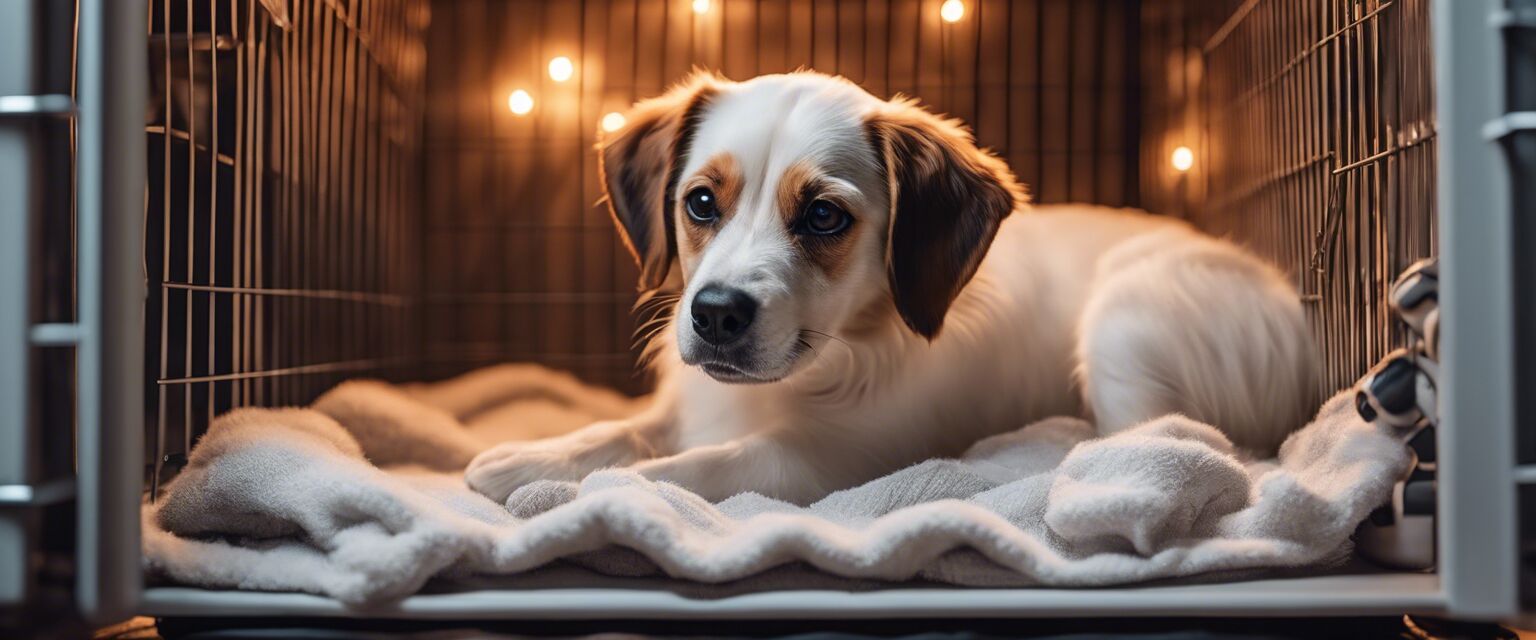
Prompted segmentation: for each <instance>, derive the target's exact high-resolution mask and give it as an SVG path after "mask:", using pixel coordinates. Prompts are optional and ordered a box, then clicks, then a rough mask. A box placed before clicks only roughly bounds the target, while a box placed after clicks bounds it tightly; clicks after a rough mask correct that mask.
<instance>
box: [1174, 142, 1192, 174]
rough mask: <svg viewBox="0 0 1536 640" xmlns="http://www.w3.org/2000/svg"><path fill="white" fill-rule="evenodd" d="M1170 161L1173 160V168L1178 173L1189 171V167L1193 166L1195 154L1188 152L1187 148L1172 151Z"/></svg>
mask: <svg viewBox="0 0 1536 640" xmlns="http://www.w3.org/2000/svg"><path fill="white" fill-rule="evenodd" d="M1171 159H1172V160H1173V168H1174V169H1175V170H1177V171H1178V172H1179V173H1184V172H1185V171H1189V168H1190V167H1193V166H1195V152H1193V151H1190V150H1189V147H1179V148H1177V149H1174V150H1173V157H1172V158H1171Z"/></svg>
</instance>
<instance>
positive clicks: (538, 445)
mask: <svg viewBox="0 0 1536 640" xmlns="http://www.w3.org/2000/svg"><path fill="white" fill-rule="evenodd" d="M577 458H578V455H577V454H576V452H575V451H572V450H569V449H568V448H565V447H560V446H555V445H554V443H551V442H547V441H543V442H541V441H534V442H507V443H503V444H500V445H497V446H495V447H492V448H491V449H487V450H486V451H484V452H482V453H481V454H480V455H478V456H475V459H474V460H471V461H470V463H469V466H468V467H466V468H465V469H464V481H465V483H467V484H468V485H469V488H471V489H474V490H475V491H477V492H479V493H481V494H483V495H485V496H486V497H488V498H490V499H492V500H495V501H496V502H499V503H505V502H506V501H507V496H510V495H512V492H513V491H516V490H517V489H518V488H519V487H522V486H523V485H526V484H529V483H532V482H534V481H536V480H580V479H581V476H582V475H584V474H585V471H586V469H584V468H583V467H582V465H581V464H579V461H578V459H577Z"/></svg>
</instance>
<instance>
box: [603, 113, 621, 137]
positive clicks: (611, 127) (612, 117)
mask: <svg viewBox="0 0 1536 640" xmlns="http://www.w3.org/2000/svg"><path fill="white" fill-rule="evenodd" d="M602 125H603V131H607V132H609V133H613V132H614V131H618V130H619V129H623V128H624V114H622V113H619V112H617V111H614V112H612V113H609V114H608V115H606V116H603V122H602Z"/></svg>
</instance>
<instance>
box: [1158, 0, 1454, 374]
mask: <svg viewBox="0 0 1536 640" xmlns="http://www.w3.org/2000/svg"><path fill="white" fill-rule="evenodd" d="M1428 14H1429V3H1428V2H1427V0H1363V1H1349V2H1338V1H1334V0H1310V1H1307V2H1289V3H1282V2H1273V1H1261V0H1247V1H1246V2H1242V3H1237V2H1226V3H1221V4H1217V5H1215V6H1213V5H1210V4H1200V3H1170V2H1164V3H1157V4H1154V5H1151V6H1149V8H1148V10H1147V13H1146V15H1145V18H1146V25H1145V26H1144V28H1145V30H1147V31H1149V32H1156V34H1157V35H1151V36H1148V40H1147V49H1146V56H1147V58H1148V59H1149V60H1150V62H1149V65H1155V66H1157V67H1160V68H1161V69H1165V70H1167V71H1166V72H1165V74H1164V75H1163V77H1162V80H1166V82H1162V83H1161V84H1154V85H1152V89H1151V91H1150V92H1149V93H1150V94H1151V95H1149V109H1148V122H1149V125H1148V130H1149V132H1152V133H1150V134H1149V136H1148V138H1147V140H1146V141H1145V144H1144V147H1143V148H1144V157H1143V165H1142V166H1143V167H1144V168H1145V169H1146V173H1144V175H1143V183H1144V184H1143V189H1144V192H1148V193H1149V194H1150V195H1149V200H1150V201H1155V202H1157V203H1159V204H1162V205H1163V206H1165V207H1166V209H1167V210H1169V211H1171V212H1182V213H1184V214H1185V215H1187V216H1188V217H1189V218H1190V219H1191V220H1192V221H1193V222H1195V223H1196V224H1197V225H1199V226H1201V227H1203V228H1206V229H1208V230H1210V231H1212V232H1214V233H1217V234H1224V235H1228V236H1230V237H1232V238H1234V239H1236V240H1238V241H1240V242H1242V243H1244V244H1246V245H1248V246H1250V247H1252V248H1253V249H1255V250H1256V251H1258V252H1259V253H1260V254H1262V255H1264V256H1265V257H1267V258H1269V259H1271V260H1273V261H1274V262H1276V263H1277V264H1279V265H1281V266H1282V267H1283V268H1284V269H1286V270H1287V271H1288V272H1289V273H1290V274H1291V275H1292V276H1293V277H1294V278H1295V279H1296V282H1297V285H1298V288H1299V289H1300V291H1301V293H1302V299H1303V301H1304V303H1305V304H1306V307H1307V309H1308V312H1309V316H1310V320H1311V322H1312V326H1313V329H1314V331H1315V333H1316V335H1317V336H1318V338H1319V341H1320V344H1321V349H1322V359H1323V362H1324V366H1325V372H1324V378H1323V381H1322V384H1323V387H1324V389H1323V390H1324V391H1325V392H1329V393H1331V392H1332V391H1334V390H1336V389H1340V388H1343V387H1346V386H1348V385H1350V384H1352V383H1353V382H1354V381H1355V379H1356V378H1357V377H1358V376H1360V375H1361V374H1362V373H1363V372H1364V371H1365V370H1366V369H1368V368H1369V367H1370V366H1372V365H1374V364H1375V363H1376V362H1377V361H1378V360H1379V359H1380V358H1381V357H1382V356H1384V355H1385V354H1386V353H1387V352H1388V351H1389V350H1391V349H1392V348H1394V347H1396V346H1399V345H1401V344H1402V341H1403V338H1404V336H1403V335H1402V328H1401V323H1399V322H1397V320H1396V318H1395V317H1394V316H1393V315H1392V313H1391V310H1390V309H1389V308H1388V307H1387V305H1386V294H1387V289H1388V287H1389V286H1390V284H1391V282H1392V279H1393V278H1394V277H1396V275H1397V274H1398V273H1399V272H1400V271H1401V270H1402V269H1403V268H1405V267H1407V266H1408V265H1410V264H1412V263H1413V262H1414V261H1415V260H1418V259H1420V258H1423V257H1426V256H1429V255H1432V254H1433V253H1434V250H1435V211H1434V206H1435V186H1434V185H1435V149H1434V146H1435V141H1434V137H1435V121H1434V90H1433V82H1432V75H1433V69H1432V59H1431V57H1430V50H1429V44H1430V39H1429V16H1428ZM1180 144H1185V145H1188V146H1189V147H1191V148H1193V149H1194V151H1195V155H1196V158H1197V160H1196V163H1195V168H1194V169H1192V170H1191V171H1190V172H1189V173H1188V174H1179V173H1178V172H1176V171H1174V170H1173V169H1172V168H1171V166H1170V163H1169V160H1168V158H1169V155H1168V154H1169V153H1170V152H1171V150H1172V149H1173V148H1174V147H1175V146H1177V145H1180Z"/></svg>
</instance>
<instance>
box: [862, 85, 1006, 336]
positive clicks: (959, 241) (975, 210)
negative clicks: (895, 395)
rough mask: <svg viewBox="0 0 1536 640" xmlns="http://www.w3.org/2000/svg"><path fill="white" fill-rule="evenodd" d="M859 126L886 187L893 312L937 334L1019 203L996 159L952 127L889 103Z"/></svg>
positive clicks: (906, 105) (955, 125)
mask: <svg viewBox="0 0 1536 640" xmlns="http://www.w3.org/2000/svg"><path fill="white" fill-rule="evenodd" d="M893 106H894V108H893V109H890V110H888V111H885V112H881V113H877V114H875V115H873V116H871V117H870V118H869V120H868V121H866V123H865V128H866V131H867V134H868V136H869V138H870V142H871V143H872V146H874V147H875V148H876V149H878V150H881V153H883V154H884V156H885V157H884V160H885V173H886V179H887V181H888V182H889V183H890V188H891V229H890V238H889V241H888V243H887V245H886V265H887V269H888V277H889V279H890V285H891V295H892V296H893V297H894V298H895V303H896V309H897V311H898V312H899V313H900V314H901V318H902V320H903V321H905V322H906V323H907V326H908V327H910V328H911V329H912V330H913V331H914V332H916V333H917V334H918V335H921V336H923V337H925V338H928V339H929V340H932V339H933V338H934V337H936V336H938V334H939V330H940V329H942V328H943V326H944V316H945V315H946V314H947V313H948V311H949V306H950V304H951V303H953V302H954V300H955V297H956V296H958V295H960V290H961V289H962V288H964V287H965V285H966V283H967V282H969V281H970V280H971V276H973V275H975V273H976V269H977V267H978V266H979V265H980V264H981V260H982V258H983V257H985V256H986V254H987V249H988V248H989V247H990V246H991V244H992V238H993V236H995V235H996V234H997V229H998V226H999V224H1000V223H1001V222H1002V220H1003V218H1005V217H1007V216H1008V215H1009V214H1010V213H1012V212H1013V210H1014V209H1015V208H1017V207H1018V206H1020V205H1021V204H1022V203H1024V202H1025V201H1026V196H1025V193H1024V189H1023V187H1021V186H1020V185H1019V184H1018V182H1017V181H1015V180H1014V178H1013V174H1012V173H1011V172H1010V171H1009V170H1008V166H1007V165H1006V164H1004V163H1003V161H1001V160H999V159H997V158H995V157H993V156H992V155H991V154H988V153H987V152H985V151H982V150H981V149H978V148H977V147H976V145H975V143H974V142H972V139H971V136H970V134H969V133H967V132H966V131H965V129H963V128H962V127H961V126H960V125H959V123H958V122H956V121H953V120H945V119H942V118H939V117H937V116H934V115H933V114H930V113H928V112H926V111H923V110H922V109H921V108H920V107H918V106H917V105H916V104H914V103H911V102H900V101H898V102H896V103H895V104H894V105H893Z"/></svg>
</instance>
